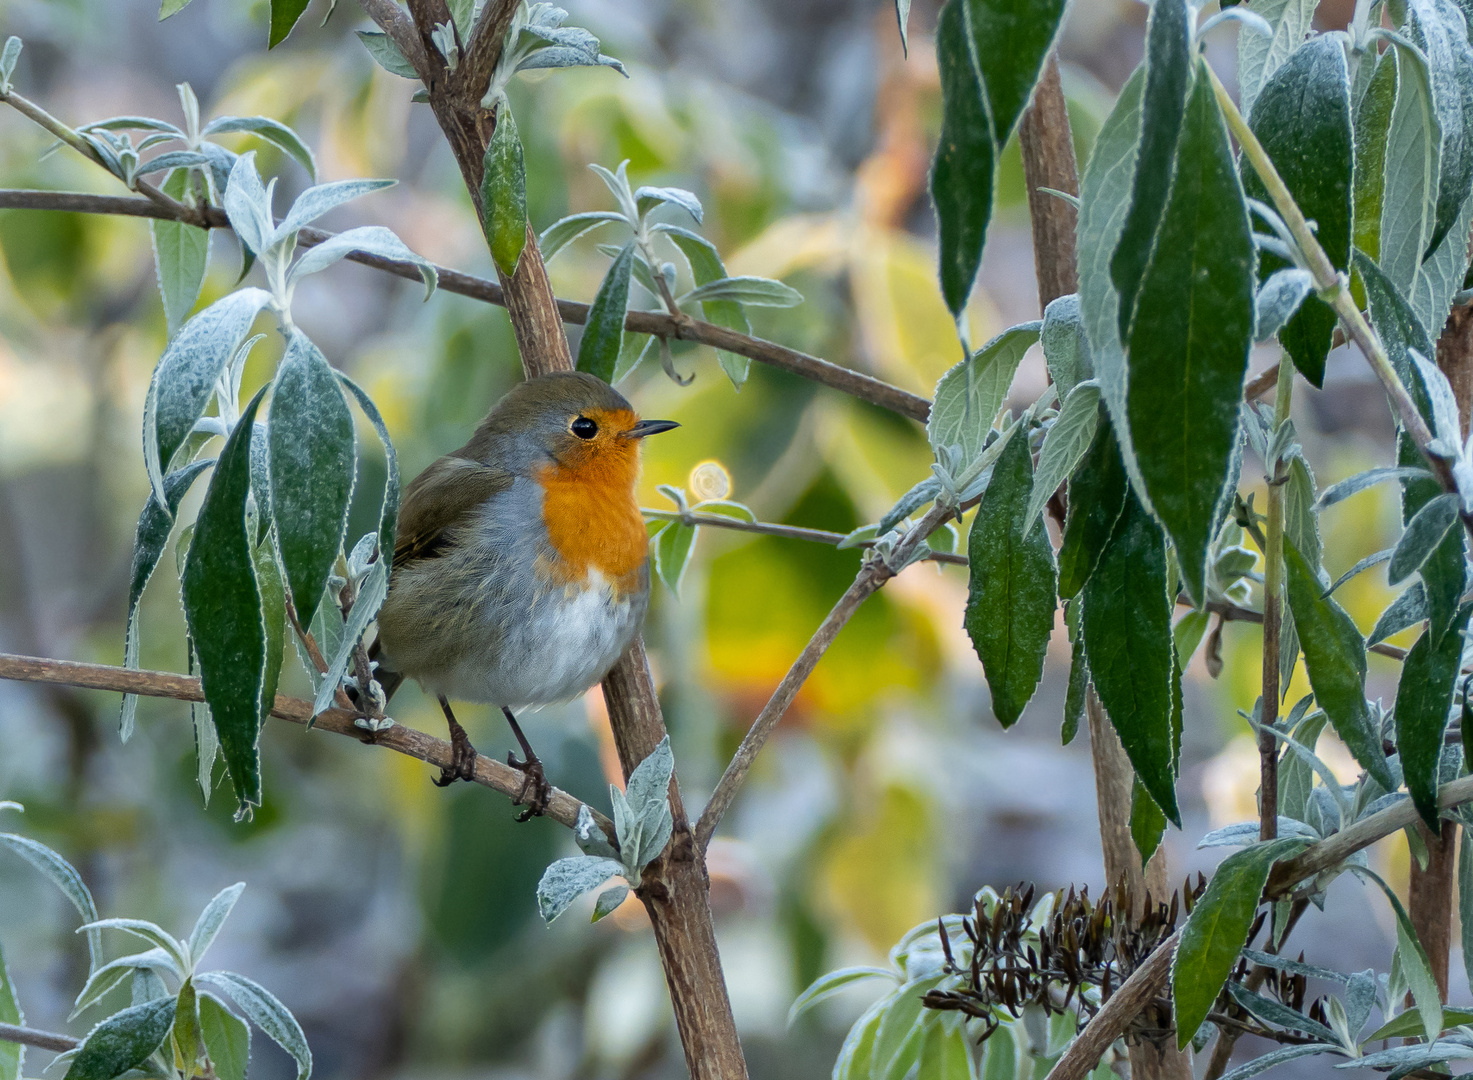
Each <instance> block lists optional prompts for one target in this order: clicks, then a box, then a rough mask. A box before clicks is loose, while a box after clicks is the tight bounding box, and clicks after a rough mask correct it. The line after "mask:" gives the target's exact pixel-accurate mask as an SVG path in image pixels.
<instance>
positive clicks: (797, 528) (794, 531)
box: [640, 508, 971, 566]
mask: <svg viewBox="0 0 1473 1080" xmlns="http://www.w3.org/2000/svg"><path fill="white" fill-rule="evenodd" d="M640 513H641V514H643V515H644V516H645V517H647V518H651V519H653V520H656V521H678V522H680V523H681V524H682V525H693V526H696V525H709V526H711V527H713V528H717V529H730V530H731V531H733V532H745V533H757V534H758V535H761V536H779V537H782V538H784V539H786V540H810V541H812V542H814V543H817V544H831V545H834V544H839V543H841V542H843V540H844V539H845V535H844V534H843V533H838V532H830V531H829V530H828V529H808V528H804V527H803V526H801V525H777V524H774V523H772V522H769V521H744V520H742V519H741V518H730V517H726V516H725V515H723V514H702V513H698V512H696V511H693V510H687V511H686V512H685V513H683V514H682V513H681V512H680V511H678V510H650V509H648V508H645V509H641V510H640ZM854 546H855V547H861V548H872V547H874V546H875V542H874V541H873V540H861V541H859V543H857V544H855V545H854ZM924 558H925V559H926V560H929V561H930V562H939V563H945V564H947V565H948V566H969V565H971V564H970V562H969V560H968V559H967V557H966V556H965V555H950V554H947V553H946V552H944V551H930V552H927V553H926V554H925V555H924Z"/></svg>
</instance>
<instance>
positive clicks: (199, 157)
mask: <svg viewBox="0 0 1473 1080" xmlns="http://www.w3.org/2000/svg"><path fill="white" fill-rule="evenodd" d="M139 149H142V147H139ZM209 163H210V159H209V158H207V157H205V156H204V155H203V154H201V153H199V152H198V151H195V150H171V151H170V152H169V153H167V154H159V155H158V156H157V157H154V158H150V159H149V160H148V161H145V162H144V163H143V164H142V165H140V166H138V169H137V171H136V172H135V173H134V174H133V175H134V176H148V175H149V174H150V173H156V172H167V171H168V170H170V169H192V168H194V167H195V166H197V165H208V164H209Z"/></svg>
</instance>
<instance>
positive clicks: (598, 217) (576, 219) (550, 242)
mask: <svg viewBox="0 0 1473 1080" xmlns="http://www.w3.org/2000/svg"><path fill="white" fill-rule="evenodd" d="M614 221H625V218H624V215H623V214H616V213H614V212H612V211H610V210H596V211H592V212H590V213H586V214H572V215H570V216H568V217H565V218H563V219H562V220H560V221H555V222H553V223H552V224H551V225H549V226H548V227H547V229H546V230H545V231H544V232H543V233H542V236H541V237H540V238H539V239H538V241H537V246H538V247H539V248H540V249H541V251H542V259H543V261H544V262H551V261H552V258H553V256H554V255H556V254H557V253H558V252H559V251H562V250H563V248H565V247H567V246H568V245H569V244H571V243H572V242H573V241H574V240H577V239H578V238H579V237H580V236H583V235H584V234H585V233H588V232H591V231H592V230H594V229H596V228H598V227H599V226H600V225H607V224H609V223H610V222H614ZM625 223H626V224H627V221H625Z"/></svg>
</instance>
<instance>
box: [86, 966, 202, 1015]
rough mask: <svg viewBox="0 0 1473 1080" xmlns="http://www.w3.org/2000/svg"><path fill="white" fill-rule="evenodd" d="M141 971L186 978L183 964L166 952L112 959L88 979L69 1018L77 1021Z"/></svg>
mask: <svg viewBox="0 0 1473 1080" xmlns="http://www.w3.org/2000/svg"><path fill="white" fill-rule="evenodd" d="M139 968H153V969H155V970H157V971H167V972H168V973H169V974H170V975H172V976H174V978H176V979H183V978H184V972H182V971H180V970H179V965H178V964H177V963H176V962H175V961H174V958H173V957H171V956H170V955H169V954H168V953H167V952H166V951H165V950H163V949H157V948H156V949H149V950H148V951H147V952H141V953H133V954H132V955H131V956H120V957H118V958H117V959H116V960H109V961H108V962H107V963H106V964H103V965H102V966H101V967H100V968H98V969H97V970H96V971H94V972H92V974H91V975H90V976H88V978H87V983H86V985H84V986H83V987H82V992H81V993H80V994H78V995H77V1000H76V1003H75V1004H74V1005H73V1006H72V1011H71V1015H70V1016H68V1017H67V1019H68V1020H74V1019H76V1018H77V1017H78V1016H80V1015H81V1014H82V1013H83V1012H84V1011H85V1010H86V1009H87V1008H89V1007H90V1006H92V1005H94V1004H96V1003H97V1002H98V1001H100V1000H101V999H102V998H103V996H104V995H106V994H107V993H108V991H110V990H112V989H113V988H114V987H116V986H117V985H118V984H120V983H121V982H122V981H123V980H124V979H126V978H128V977H129V976H130V975H132V974H133V972H134V971H136V970H137V969H139Z"/></svg>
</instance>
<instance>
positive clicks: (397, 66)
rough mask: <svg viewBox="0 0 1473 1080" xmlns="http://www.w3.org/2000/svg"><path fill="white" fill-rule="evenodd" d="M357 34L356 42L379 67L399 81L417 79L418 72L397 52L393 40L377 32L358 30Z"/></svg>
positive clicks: (397, 49) (397, 47) (397, 48)
mask: <svg viewBox="0 0 1473 1080" xmlns="http://www.w3.org/2000/svg"><path fill="white" fill-rule="evenodd" d="M357 34H358V40H359V41H361V42H363V47H364V48H365V49H367V50H368V55H369V56H371V57H373V59H374V61H375V62H376V63H377V64H378V66H379V67H381V68H383V69H384V70H385V71H387V72H389V73H390V74H392V75H398V76H399V77H400V78H401V79H415V80H418V79H419V72H417V71H415V70H414V65H413V64H411V63H410V62H409V61H408V59H406V58H405V56H404V54H403V53H402V52H400V51H399V46H397V45H395V44H394V39H393V38H391V37H389V35H388V34H385V33H383V32H381V31H378V30H359V31H357Z"/></svg>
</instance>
